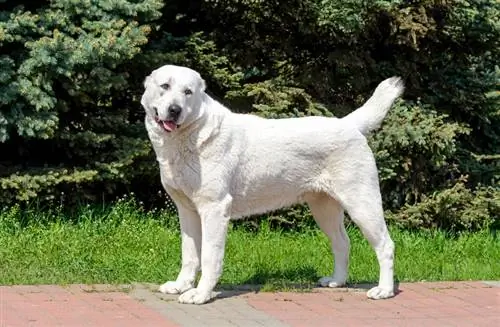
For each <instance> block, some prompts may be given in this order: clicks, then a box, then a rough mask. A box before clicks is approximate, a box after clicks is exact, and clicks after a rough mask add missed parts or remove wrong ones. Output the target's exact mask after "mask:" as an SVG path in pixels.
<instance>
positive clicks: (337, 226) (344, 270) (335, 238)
mask: <svg viewBox="0 0 500 327" xmlns="http://www.w3.org/2000/svg"><path fill="white" fill-rule="evenodd" d="M305 200H306V201H307V204H308V205H309V208H310V209H311V213H312V214H313V217H314V220H315V221H316V222H317V223H318V225H319V227H320V228H321V230H322V231H323V232H324V233H325V234H326V235H327V236H328V238H329V239H330V243H331V248H332V253H333V256H334V266H333V274H332V275H331V276H326V277H322V278H321V279H320V280H319V284H320V285H321V286H324V287H340V286H344V285H345V283H346V281H347V277H348V266H349V248H350V242H349V236H348V235H347V233H346V230H345V227H344V209H343V208H342V206H341V205H340V203H339V202H338V201H336V200H335V199H333V198H332V197H330V196H328V195H327V194H325V193H310V194H307V195H306V196H305Z"/></svg>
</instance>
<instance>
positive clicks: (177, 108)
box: [168, 104, 182, 118]
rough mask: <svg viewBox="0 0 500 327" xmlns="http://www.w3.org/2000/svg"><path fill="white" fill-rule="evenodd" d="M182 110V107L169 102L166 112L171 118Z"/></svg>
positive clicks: (175, 116) (177, 115)
mask: <svg viewBox="0 0 500 327" xmlns="http://www.w3.org/2000/svg"><path fill="white" fill-rule="evenodd" d="M181 111H182V108H181V107H180V106H178V105H176V104H171V105H170V106H169V107H168V114H169V115H170V116H172V117H173V118H177V117H179V115H180V113H181Z"/></svg>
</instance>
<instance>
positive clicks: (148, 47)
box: [0, 0, 500, 229]
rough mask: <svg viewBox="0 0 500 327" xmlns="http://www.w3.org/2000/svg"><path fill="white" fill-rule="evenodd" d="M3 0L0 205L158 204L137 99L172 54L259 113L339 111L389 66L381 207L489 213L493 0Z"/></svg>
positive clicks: (424, 222) (401, 215) (237, 106)
mask: <svg viewBox="0 0 500 327" xmlns="http://www.w3.org/2000/svg"><path fill="white" fill-rule="evenodd" d="M0 3H2V9H0V204H1V205H7V206H10V205H12V204H15V203H26V201H28V202H33V201H35V202H37V203H39V204H45V203H51V202H52V203H54V202H55V203H59V204H60V203H63V204H64V205H66V206H68V207H71V206H73V205H75V204H78V203H88V202H91V203H92V202H107V201H110V200H112V199H115V198H116V197H118V196H121V195H122V194H127V193H130V192H132V191H134V192H135V194H136V196H137V197H138V198H140V199H142V200H145V201H146V202H145V205H146V206H153V205H164V201H165V200H164V194H163V193H162V191H161V185H160V183H159V178H158V170H157V165H156V163H155V161H154V158H153V154H152V151H151V148H150V145H149V142H148V140H147V137H146V134H145V131H144V127H143V123H142V120H143V110H142V108H141V107H140V104H139V101H138V99H139V97H140V94H141V92H142V82H143V80H144V77H145V75H146V74H147V73H148V72H149V71H151V70H152V69H154V68H156V67H158V66H160V65H163V64H166V63H174V64H180V65H187V66H190V67H192V68H194V69H196V70H199V71H200V72H201V73H202V75H203V76H204V78H205V79H206V80H207V83H208V86H209V90H210V92H211V93H212V94H213V95H214V97H216V98H217V99H220V100H221V101H223V102H224V103H226V104H228V105H230V106H231V108H233V109H234V110H235V111H238V112H253V113H256V114H259V115H262V116H265V117H290V116H304V115H328V116H337V117H342V116H343V115H345V114H347V113H348V112H350V111H352V110H353V109H355V108H356V107H357V106H359V105H361V104H362V103H363V102H364V101H365V100H366V99H367V98H368V97H369V95H370V93H371V92H372V91H373V89H374V87H375V86H376V85H377V84H378V83H379V82H380V81H381V80H382V79H384V78H387V77H389V76H390V75H396V74H397V75H401V76H403V78H404V79H405V82H406V85H407V88H406V92H405V96H404V100H402V101H400V102H398V104H397V105H395V106H394V108H393V109H392V111H391V112H390V114H389V116H388V117H387V119H386V121H385V123H384V126H383V128H382V129H381V130H380V131H378V132H376V133H375V134H374V135H373V136H372V137H371V139H370V142H371V145H372V147H373V149H374V152H375V155H376V157H377V161H378V165H379V170H380V176H381V188H382V192H383V197H384V204H385V207H386V209H387V210H389V212H388V216H389V217H391V220H393V221H397V222H398V223H401V224H404V225H405V226H420V227H432V226H438V227H443V228H454V229H461V228H479V227H485V226H488V225H491V224H495V223H496V222H495V220H496V219H498V215H497V214H495V208H497V207H495V205H496V204H497V202H495V201H498V197H497V196H496V195H495V194H497V192H498V189H499V182H500V157H499V156H500V153H499V149H500V98H499V95H500V92H499V91H498V86H499V84H498V81H499V80H500V69H499V68H498V62H500V51H499V49H500V28H499V26H498V23H497V21H498V19H496V18H497V17H499V15H500V4H499V3H498V1H494V0H468V1H466V0H460V1H459V0H455V1H428V0H421V1H398V0H394V1H383V0H377V1H364V0H349V1H340V0H334V1H319V0H292V1H285V2H283V1H274V0H271V1H254V0H217V1H215V0H203V1H178V0H172V1H160V0H141V1H140V0H129V1H126V0H116V1H110V0H106V1H80V2H75V1H69V0H53V1H40V2H31V1H17V2H15V3H14V2H8V3H7V2H5V1H0ZM465 176H466V177H467V179H466V180H467V181H466V182H463V180H464V177H465ZM443 203H449V204H450V206H451V207H452V208H454V209H453V210H450V209H446V208H445V207H446V206H444V205H443ZM485 206H487V207H488V209H487V210H486V209H484V208H485ZM304 215H307V211H305V209H304V208H303V207H298V208H294V209H293V210H288V211H280V212H278V213H276V214H274V215H273V217H274V218H273V219H274V221H281V222H284V224H285V225H290V226H294V225H296V224H297V221H299V219H300V217H302V216H304ZM445 217H447V218H445ZM468 217H469V218H468ZM287 221H288V222H290V224H288V223H286V222H287ZM405 221H406V224H405V223H404V222H405Z"/></svg>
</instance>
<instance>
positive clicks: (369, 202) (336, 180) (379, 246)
mask: <svg viewBox="0 0 500 327" xmlns="http://www.w3.org/2000/svg"><path fill="white" fill-rule="evenodd" d="M350 150H351V152H349V153H346V158H350V159H349V160H339V161H337V162H336V164H337V165H336V166H335V168H334V169H333V168H332V169H331V170H330V171H331V173H332V174H331V175H330V178H331V179H330V180H324V182H325V183H324V184H323V185H326V188H324V191H325V192H327V193H328V194H329V195H330V196H332V197H333V198H335V199H336V200H338V201H339V202H340V203H341V204H342V207H343V208H344V210H346V211H347V213H348V214H349V216H350V218H351V219H352V221H353V222H354V223H355V224H356V225H357V226H358V227H359V228H360V229H361V232H362V233H363V235H364V236H365V238H366V239H367V240H368V242H369V243H370V245H371V246H372V247H373V249H374V250H375V253H376V255H377V259H378V263H379V266H380V275H379V283H378V286H376V287H374V288H372V289H370V290H369V291H368V293H367V296H368V297H369V298H371V299H384V298H389V297H392V296H394V242H393V241H392V239H391V237H390V236H389V231H388V230H387V225H386V223H385V220H384V211H383V209H382V197H381V195H380V186H379V181H378V171H377V166H376V164H375V158H374V157H373V155H372V153H371V151H370V149H369V147H368V144H367V143H366V142H360V143H358V144H356V147H352V148H351V149H350Z"/></svg>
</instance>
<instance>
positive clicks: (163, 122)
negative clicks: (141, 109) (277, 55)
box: [155, 117, 179, 133]
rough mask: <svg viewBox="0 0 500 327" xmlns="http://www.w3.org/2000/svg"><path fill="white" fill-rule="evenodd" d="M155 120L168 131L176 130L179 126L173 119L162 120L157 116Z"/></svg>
mask: <svg viewBox="0 0 500 327" xmlns="http://www.w3.org/2000/svg"><path fill="white" fill-rule="evenodd" d="M155 120H156V122H157V123H158V125H160V126H161V127H162V128H163V129H164V130H165V131H166V132H168V133H170V132H172V131H174V130H176V129H177V128H178V127H179V125H177V124H176V123H175V122H174V121H172V120H161V119H160V118H158V117H155Z"/></svg>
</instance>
